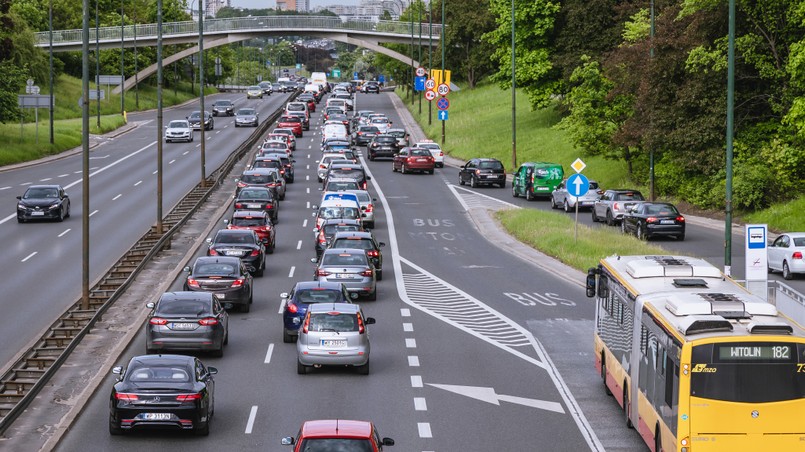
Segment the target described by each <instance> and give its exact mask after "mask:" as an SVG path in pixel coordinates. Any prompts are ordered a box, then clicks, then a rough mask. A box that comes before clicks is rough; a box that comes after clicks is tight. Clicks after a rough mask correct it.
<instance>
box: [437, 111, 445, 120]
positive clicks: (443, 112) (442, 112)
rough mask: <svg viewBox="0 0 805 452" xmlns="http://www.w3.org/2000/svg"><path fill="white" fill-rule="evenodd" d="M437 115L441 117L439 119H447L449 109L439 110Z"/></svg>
mask: <svg viewBox="0 0 805 452" xmlns="http://www.w3.org/2000/svg"><path fill="white" fill-rule="evenodd" d="M437 116H438V117H439V121H447V110H439V113H437Z"/></svg>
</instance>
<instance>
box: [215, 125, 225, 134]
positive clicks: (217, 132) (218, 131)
mask: <svg viewBox="0 0 805 452" xmlns="http://www.w3.org/2000/svg"><path fill="white" fill-rule="evenodd" d="M224 128H226V127H224ZM219 133H221V131H220V130H216V131H215V134H216V135H218V134H219Z"/></svg>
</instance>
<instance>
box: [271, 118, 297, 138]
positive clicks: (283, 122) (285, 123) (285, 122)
mask: <svg viewBox="0 0 805 452" xmlns="http://www.w3.org/2000/svg"><path fill="white" fill-rule="evenodd" d="M277 127H279V128H283V129H291V130H293V134H294V136H295V137H297V138H299V137H301V136H302V119H301V118H297V117H296V116H283V117H281V118H280V120H279V122H278V123H277Z"/></svg>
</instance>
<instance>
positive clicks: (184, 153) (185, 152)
mask: <svg viewBox="0 0 805 452" xmlns="http://www.w3.org/2000/svg"><path fill="white" fill-rule="evenodd" d="M189 153H190V151H184V152H182V155H187V154H189Z"/></svg>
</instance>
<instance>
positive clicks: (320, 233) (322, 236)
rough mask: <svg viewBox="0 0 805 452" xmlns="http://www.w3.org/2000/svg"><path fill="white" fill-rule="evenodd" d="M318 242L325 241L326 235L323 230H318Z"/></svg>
mask: <svg viewBox="0 0 805 452" xmlns="http://www.w3.org/2000/svg"><path fill="white" fill-rule="evenodd" d="M319 243H320V244H322V245H323V244H325V243H327V237H325V236H324V231H322V232H319Z"/></svg>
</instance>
